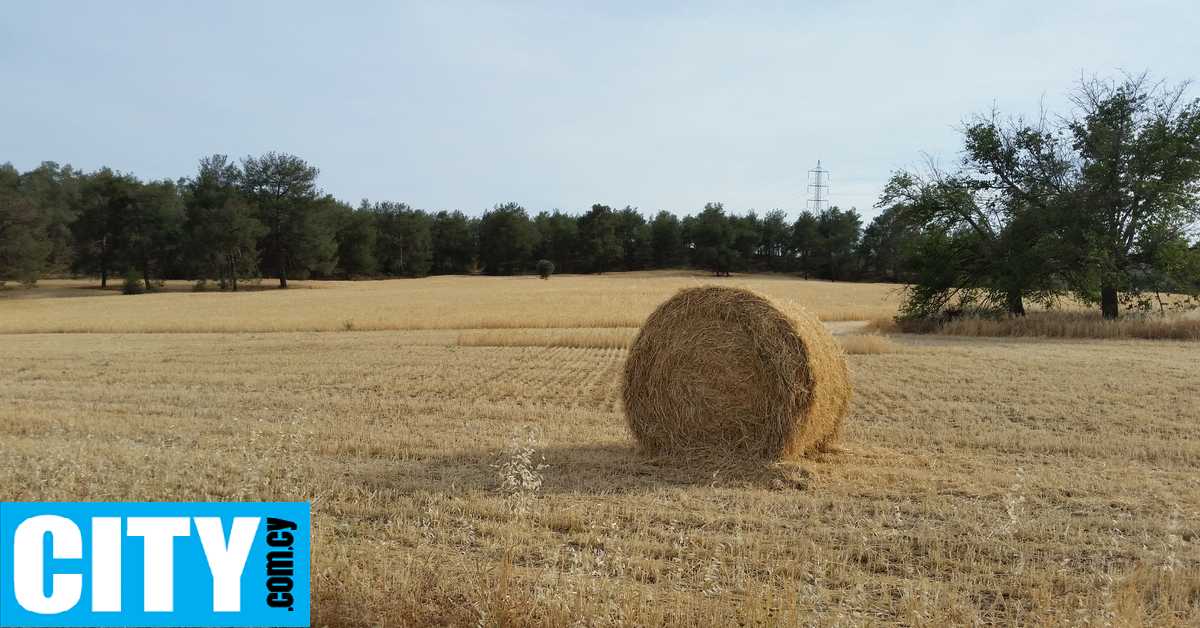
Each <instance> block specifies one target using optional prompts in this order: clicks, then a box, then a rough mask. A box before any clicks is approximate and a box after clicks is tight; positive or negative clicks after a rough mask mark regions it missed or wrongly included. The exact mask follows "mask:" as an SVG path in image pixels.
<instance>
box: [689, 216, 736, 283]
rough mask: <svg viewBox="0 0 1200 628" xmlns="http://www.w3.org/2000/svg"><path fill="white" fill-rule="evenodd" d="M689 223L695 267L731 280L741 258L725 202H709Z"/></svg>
mask: <svg viewBox="0 0 1200 628" xmlns="http://www.w3.org/2000/svg"><path fill="white" fill-rule="evenodd" d="M689 222H690V223H691V224H689V227H690V229H689V231H690V234H689V235H690V236H691V240H692V243H693V248H692V264H693V265H694V266H696V267H698V268H707V269H709V270H711V271H713V273H715V274H716V275H724V276H726V277H728V276H729V274H730V271H731V270H732V269H733V267H734V265H736V264H737V263H738V261H739V259H740V255H739V253H738V250H737V247H736V245H737V237H738V234H737V232H736V231H735V230H734V227H733V225H732V224H730V222H729V216H727V215H725V207H724V206H723V205H722V204H721V203H708V204H706V205H705V206H704V211H702V212H700V213H699V214H698V215H697V216H696V217H695V219H694V220H692V221H689Z"/></svg>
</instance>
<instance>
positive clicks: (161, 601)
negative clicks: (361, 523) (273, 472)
mask: <svg viewBox="0 0 1200 628" xmlns="http://www.w3.org/2000/svg"><path fill="white" fill-rule="evenodd" d="M310 534H311V528H310V523H309V505H308V503H307V502H266V503H263V502H259V503H254V502H242V503H200V502H195V503H186V502H184V503H179V502H176V503H165V502H154V503H151V502H133V503H81V502H76V503H12V502H4V503H2V504H0V626H308V625H309V588H310V572H309V568H310V566H309V556H310V552H309V539H310Z"/></svg>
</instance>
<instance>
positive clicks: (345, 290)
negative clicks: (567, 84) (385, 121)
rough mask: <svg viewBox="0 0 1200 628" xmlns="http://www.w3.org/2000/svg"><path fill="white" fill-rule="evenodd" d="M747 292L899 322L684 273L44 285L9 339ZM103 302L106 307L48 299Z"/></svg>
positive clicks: (569, 306)
mask: <svg viewBox="0 0 1200 628" xmlns="http://www.w3.org/2000/svg"><path fill="white" fill-rule="evenodd" d="M714 282H715V283H722V284H727V285H744V286H747V287H749V288H752V289H754V290H758V291H760V292H763V293H765V294H769V295H771V296H772V297H777V298H782V299H791V300H793V301H796V302H797V303H800V304H801V305H803V306H804V307H805V308H807V309H808V310H809V311H811V312H813V313H814V314H816V315H817V316H818V317H819V318H821V319H822V320H826V321H837V320H866V319H870V318H873V317H877V316H894V315H895V313H896V304H897V300H896V299H897V294H896V293H895V286H893V285H890V284H846V283H830V282H825V281H800V280H797V279H795V278H793V277H785V276H782V275H780V276H770V275H766V276H764V275H747V276H735V277H732V278H723V279H722V278H715V277H712V276H710V275H706V274H692V273H684V272H679V271H660V272H646V273H618V274H609V275H601V276H581V275H555V276H554V277H552V278H551V279H550V280H549V281H542V280H541V279H539V278H537V277H533V276H522V277H460V276H454V277H428V278H425V279H417V280H413V279H400V280H392V281H356V282H346V281H341V282H333V281H330V282H315V281H309V282H291V283H290V284H289V285H294V287H293V288H291V289H288V290H261V291H250V292H239V293H236V294H234V293H219V292H207V293H193V292H190V291H189V290H190V289H191V288H190V286H191V284H190V283H186V282H170V283H169V284H168V288H169V289H170V291H169V292H164V293H158V294H146V295H137V296H125V295H121V294H120V292H119V291H115V290H108V291H101V290H99V289H95V288H88V287H86V286H89V285H92V286H94V285H98V282H94V283H91V284H89V283H88V282H79V281H75V282H72V281H66V280H57V281H43V282H41V283H39V284H38V287H36V288H32V289H17V290H10V291H5V292H2V293H0V333H46V332H49V333H56V332H237V331H253V332H271V331H342V330H347V329H352V330H356V331H379V330H410V329H512V328H573V327H575V328H578V327H588V328H591V327H640V326H641V324H642V321H644V320H645V319H646V317H647V316H648V315H649V314H650V312H651V311H652V310H653V309H654V308H655V307H657V306H658V304H659V303H661V302H662V301H664V300H666V299H667V298H668V297H670V296H671V295H672V294H674V293H675V292H676V291H677V290H679V288H682V287H685V286H691V285H698V284H700V283H714ZM96 294H100V295H102V298H89V299H74V298H71V299H67V298H36V297H37V296H40V295H46V296H47V297H67V296H78V295H96Z"/></svg>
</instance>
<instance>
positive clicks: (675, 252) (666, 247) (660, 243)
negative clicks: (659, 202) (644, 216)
mask: <svg viewBox="0 0 1200 628" xmlns="http://www.w3.org/2000/svg"><path fill="white" fill-rule="evenodd" d="M650 247H651V251H652V255H653V260H654V265H655V266H656V267H658V268H673V267H675V266H679V265H681V264H682V263H683V260H684V258H685V256H686V254H687V250H686V247H685V244H684V238H683V225H682V223H681V222H680V220H679V217H678V216H676V215H675V214H672V213H671V212H668V211H660V212H658V214H656V215H655V216H654V220H651V221H650Z"/></svg>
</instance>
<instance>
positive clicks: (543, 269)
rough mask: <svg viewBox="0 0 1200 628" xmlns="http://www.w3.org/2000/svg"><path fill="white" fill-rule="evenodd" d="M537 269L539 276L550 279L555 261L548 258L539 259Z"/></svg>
mask: <svg viewBox="0 0 1200 628" xmlns="http://www.w3.org/2000/svg"><path fill="white" fill-rule="evenodd" d="M537 271H538V276H539V277H541V278H542V279H549V278H550V275H551V274H552V273H553V272H554V262H552V261H550V260H548V259H543V260H538V263H537Z"/></svg>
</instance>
